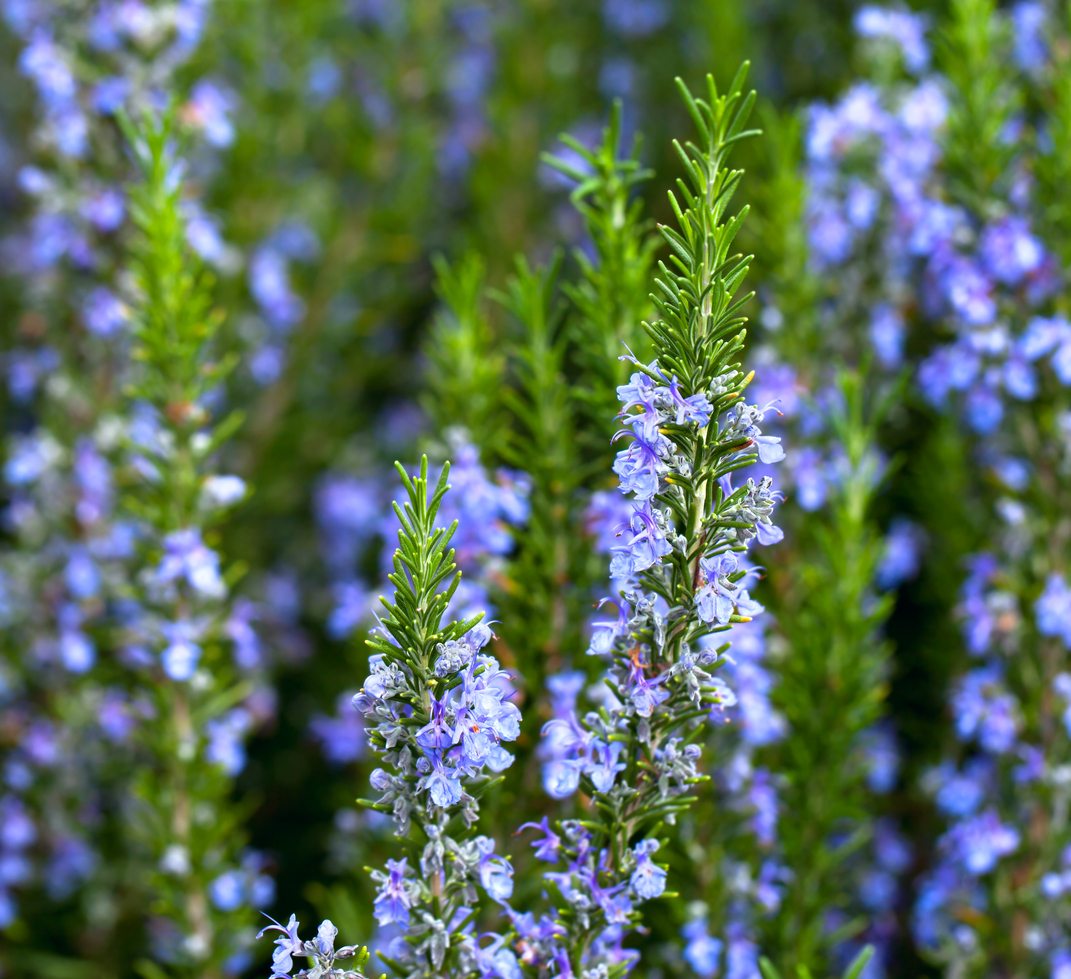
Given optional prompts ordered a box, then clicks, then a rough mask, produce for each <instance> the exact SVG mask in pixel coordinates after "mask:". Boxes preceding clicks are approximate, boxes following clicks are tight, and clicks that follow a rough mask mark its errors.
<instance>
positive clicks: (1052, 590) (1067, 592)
mask: <svg viewBox="0 0 1071 979" xmlns="http://www.w3.org/2000/svg"><path fill="white" fill-rule="evenodd" d="M1034 614H1035V616H1036V617H1037V625H1038V632H1040V633H1041V634H1042V635H1043V636H1055V637H1057V638H1059V640H1060V641H1061V642H1062V643H1063V644H1064V645H1065V646H1066V647H1067V648H1068V649H1071V587H1069V586H1068V584H1067V582H1066V581H1065V580H1064V578H1063V577H1062V576H1061V575H1059V574H1056V573H1055V572H1054V573H1052V574H1050V575H1049V577H1048V578H1047V579H1046V581H1045V590H1044V591H1043V592H1042V593H1041V595H1040V597H1039V598H1038V600H1037V602H1035V604H1034Z"/></svg>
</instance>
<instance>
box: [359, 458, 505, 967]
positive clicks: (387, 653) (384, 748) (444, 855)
mask: <svg viewBox="0 0 1071 979" xmlns="http://www.w3.org/2000/svg"><path fill="white" fill-rule="evenodd" d="M399 472H401V473H402V476H403V480H404V482H405V485H406V489H407V491H408V493H409V499H408V502H407V503H406V504H405V505H404V507H400V508H397V510H396V512H397V514H398V517H399V520H400V523H401V526H400V528H399V531H398V541H399V548H398V550H397V551H396V552H395V555H394V569H395V570H394V572H393V573H392V574H391V576H390V578H391V581H392V583H393V584H394V586H395V594H394V600H393V602H386V600H384V607H385V609H386V615H385V616H384V618H383V619H382V625H381V630H380V631H379V632H378V633H377V634H374V636H373V638H372V639H371V640H370V645H371V646H372V648H373V649H374V650H375V653H374V654H373V656H372V657H371V660H370V667H371V672H370V673H369V676H368V678H367V679H366V680H365V682H364V685H363V686H362V689H361V691H360V692H359V693H358V694H357V696H356V697H355V698H354V706H355V707H356V709H357V710H358V711H360V713H361V714H362V715H363V716H364V721H365V727H366V730H367V732H368V739H369V743H370V745H371V746H372V750H373V751H374V752H375V753H376V754H377V755H378V756H379V759H380V761H381V763H382V767H380V768H377V769H375V770H374V771H373V772H372V775H371V784H372V787H373V788H374V789H375V790H376V791H377V792H379V793H380V797H379V799H378V800H377V801H376V802H374V803H369V805H370V806H372V807H373V808H375V809H377V810H378V811H381V812H385V813H390V814H391V816H392V818H393V820H394V824H395V831H396V835H397V836H398V837H399V838H402V839H409V838H410V837H411V831H412V829H413V828H414V827H416V828H418V829H419V832H420V834H421V836H422V837H423V841H422V842H421V843H410V844H409V846H410V850H411V852H410V855H409V856H407V857H406V858H405V859H401V860H392V861H390V862H389V863H388V865H387V869H386V871H385V872H376V875H375V880H376V881H377V884H378V888H379V889H378V894H377V897H376V900H375V917H376V920H377V921H378V923H379V924H380V925H381V926H382V927H390V926H397V927H404V929H405V931H404V934H403V935H402V936H400V937H399V938H397V939H396V940H395V941H394V942H393V943H392V945H391V948H390V956H391V959H392V960H396V961H398V962H402V963H405V964H406V968H407V969H408V970H409V973H408V974H410V975H423V976H428V977H431V976H438V975H443V974H444V973H449V972H450V970H451V968H459V967H460V964H461V963H463V962H468V961H470V960H471V959H472V958H473V957H479V956H486V955H488V954H489V953H488V952H487V950H486V949H485V948H481V947H480V944H479V940H478V937H477V935H476V933H475V932H474V931H473V930H472V928H471V922H470V921H469V919H470V918H471V911H470V909H471V908H472V906H473V904H474V902H475V901H476V900H477V895H478V891H477V888H479V890H480V891H482V892H483V893H484V894H486V895H487V896H488V897H489V898H490V899H491V900H493V901H498V902H504V901H507V900H508V899H509V897H510V896H511V895H512V893H513V883H512V868H511V866H510V864H509V862H508V861H506V860H505V859H503V858H502V857H499V856H497V855H496V854H495V844H494V841H493V840H491V839H490V838H488V837H486V836H474V835H473V833H472V828H473V826H474V824H475V822H476V819H477V815H478V811H479V805H478V802H477V797H478V794H479V790H480V789H481V788H482V787H483V785H484V784H486V782H487V779H488V777H489V776H491V775H494V774H497V773H499V772H502V771H504V770H505V769H506V768H508V767H509V766H510V765H511V764H512V762H513V756H512V754H511V753H510V751H509V749H508V748H507V747H506V745H507V744H508V743H510V742H512V741H514V740H516V738H517V737H518V735H519V733H520V719H521V715H520V711H519V710H518V708H517V706H516V705H515V704H513V703H512V702H511V700H510V697H511V695H512V689H511V686H510V684H509V675H508V674H507V673H506V672H505V671H504V670H502V669H501V668H500V667H499V664H498V662H497V660H496V659H495V658H494V657H493V656H491V655H489V654H487V653H485V652H483V650H484V648H485V647H486V645H487V644H488V642H489V641H490V640H491V638H492V633H491V630H490V628H489V627H488V626H486V625H481V624H479V618H480V616H475V617H473V618H470V619H467V620H464V621H457V620H454V621H453V622H450V623H449V624H444V623H443V621H442V620H443V617H444V615H446V613H447V609H448V607H449V605H450V601H451V599H452V597H453V594H454V592H455V591H456V588H457V585H458V583H459V579H460V572H458V573H457V574H456V575H455V574H454V564H453V557H454V552H453V550H447V547H448V545H449V543H450V540H451V538H452V536H453V533H454V530H455V528H456V522H455V523H454V524H452V525H451V526H450V527H449V528H448V529H442V528H441V527H439V528H437V525H436V520H437V519H438V517H439V515H440V512H441V511H440V503H441V501H442V499H443V497H444V495H445V493H446V489H447V482H446V480H447V476H448V474H449V472H450V467H449V466H444V467H443V470H442V472H441V474H440V476H439V479H438V483H437V487H436V489H435V490H434V492H433V493H432V494H431V496H430V497H429V494H428V465H427V459H425V460H424V463H423V465H422V468H421V471H420V474H419V475H418V476H415V477H411V476H409V475H408V474H406V473H405V471H404V469H402V468H401V467H400V466H399ZM458 812H460V814H461V816H462V819H463V824H464V827H465V829H464V830H463V831H462V832H461V834H460V836H459V835H458V834H457V832H456V831H455V830H454V829H453V828H452V825H451V819H452V817H453V816H454V815H456V814H457V813H458ZM410 860H412V864H410ZM417 868H419V873H415V872H414V871H415V870H416V869H417Z"/></svg>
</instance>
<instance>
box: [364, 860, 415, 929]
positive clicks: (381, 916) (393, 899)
mask: <svg viewBox="0 0 1071 979" xmlns="http://www.w3.org/2000/svg"><path fill="white" fill-rule="evenodd" d="M373 876H374V877H376V878H377V879H378V880H379V881H380V887H379V890H378V891H377V892H376V898H375V902H374V904H373V908H374V911H373V913H374V915H375V919H376V921H378V922H379V924H380V925H382V926H384V927H386V926H387V925H400V926H401V927H403V928H405V927H407V926H408V924H409V911H410V909H411V908H412V907H413V889H414V885H413V882H412V881H411V880H409V866H408V861H407V860H406V859H405V858H402V859H401V860H388V861H387V873H386V874H383V873H381V872H376V873H375V874H374V875H373Z"/></svg>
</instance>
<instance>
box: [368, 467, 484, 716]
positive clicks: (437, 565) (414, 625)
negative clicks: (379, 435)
mask: <svg viewBox="0 0 1071 979" xmlns="http://www.w3.org/2000/svg"><path fill="white" fill-rule="evenodd" d="M395 467H396V468H397V470H398V473H399V475H400V476H401V477H402V483H403V485H404V486H405V490H406V493H407V494H408V496H409V499H408V500H407V501H406V502H405V503H404V504H402V505H401V506H399V505H398V504H397V503H395V504H394V512H395V514H396V516H397V517H398V522H399V528H398V547H397V549H396V550H395V552H394V555H393V558H392V564H393V567H394V570H393V571H392V572H391V573H390V575H388V578H389V580H390V582H391V584H393V585H394V589H395V591H394V599H393V601H392V600H390V599H388V598H385V597H381V598H380V603H381V604H382V606H383V609H384V612H385V614H383V615H382V616H381V619H380V621H381V622H382V624H383V629H384V630H385V631H386V632H387V633H388V634H389V635H390V636H391V638H393V639H394V642H393V643H392V642H390V640H389V639H387V638H386V637H385V636H382V635H377V634H373V635H372V636H371V638H369V639H368V640H367V643H368V646H369V647H370V648H371V649H373V650H374V651H375V652H377V653H380V654H381V655H382V656H383V658H384V660H385V661H386V662H388V663H391V662H402V663H404V664H405V665H406V666H407V667H408V668H409V669H410V670H412V671H413V673H414V675H415V676H416V677H417V678H418V679H419V681H420V683H421V684H422V685H424V686H426V687H429V689H430V688H431V687H433V686H434V684H435V682H436V681H435V678H434V677H433V676H432V673H431V666H432V661H433V660H434V657H435V648H436V646H438V645H439V643H443V642H447V641H449V640H451V639H458V638H460V637H461V636H463V635H464V634H465V633H466V632H467V631H468V630H469V629H471V628H472V627H473V626H474V625H476V623H477V622H479V621H480V618H481V616H479V615H477V616H474V617H472V618H470V619H468V620H465V621H462V622H452V623H450V624H449V625H447V626H445V627H444V626H443V624H442V618H443V615H444V614H445V613H446V609H447V606H448V605H449V604H450V598H451V597H452V596H453V594H454V592H455V591H456V590H457V586H458V584H459V582H460V581H461V572H460V571H458V570H457V569H456V566H455V564H454V552H453V550H452V549H450V547H449V544H450V538H451V537H452V536H453V535H454V531H455V530H456V529H457V522H456V521H455V522H454V523H452V524H451V525H450V526H449V527H446V528H443V527H436V526H435V517H436V515H437V513H438V511H439V504H440V503H441V502H442V498H443V496H445V494H446V491H447V489H448V488H449V484H448V482H447V478H448V476H449V474H450V467H449V464H447V465H445V466H443V469H442V472H441V473H440V475H439V481H438V483H437V484H436V486H435V489H434V490H433V491H432V493H431V496H430V497H429V496H428V459H427V456H425V457H424V458H423V459H421V462H420V473H419V475H417V476H410V475H409V474H408V473H407V472H406V471H405V467H404V466H402V464H401V463H395ZM414 706H415V707H417V708H418V709H420V708H423V709H424V711H425V712H426V711H427V708H428V703H427V702H426V701H425V702H424V703H423V704H418V705H414ZM415 716H416V715H415Z"/></svg>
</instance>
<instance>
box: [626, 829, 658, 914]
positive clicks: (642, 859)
mask: <svg viewBox="0 0 1071 979" xmlns="http://www.w3.org/2000/svg"><path fill="white" fill-rule="evenodd" d="M658 847H659V843H658V840H642V841H641V842H639V843H637V844H636V846H634V847H633V848H632V855H633V857H635V860H636V866H635V867H634V868H633V871H632V876H631V877H630V878H629V884H630V885H631V887H632V890H633V892H634V893H635V894H636V896H637V897H638V898H640V900H643V901H648V900H651V899H652V898H656V897H659V896H660V895H661V894H662V892H663V891H664V890H665V889H666V871H665V870H664V869H663V868H662V867H659V866H658V865H657V864H656V863H655V862H654V861H653V860H652V859H651V855H652V854H653V853H655V852H656V851H657V850H658Z"/></svg>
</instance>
